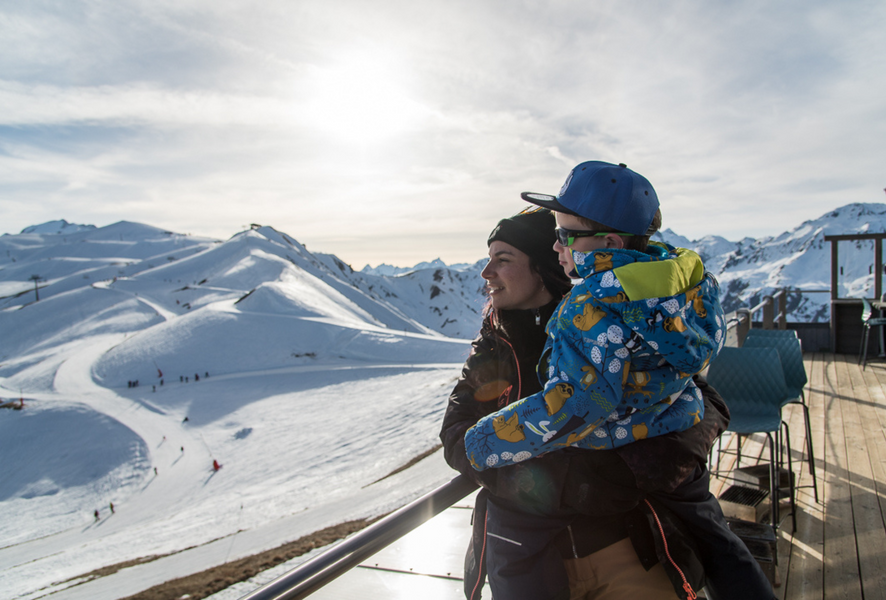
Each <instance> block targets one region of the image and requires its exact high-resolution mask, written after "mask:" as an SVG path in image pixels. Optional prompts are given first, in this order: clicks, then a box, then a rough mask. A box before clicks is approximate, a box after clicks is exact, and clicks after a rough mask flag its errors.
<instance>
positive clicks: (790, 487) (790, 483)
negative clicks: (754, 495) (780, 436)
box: [778, 421, 797, 533]
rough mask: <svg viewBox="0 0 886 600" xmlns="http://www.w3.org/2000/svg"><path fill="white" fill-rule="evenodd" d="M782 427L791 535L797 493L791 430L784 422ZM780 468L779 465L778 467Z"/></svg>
mask: <svg viewBox="0 0 886 600" xmlns="http://www.w3.org/2000/svg"><path fill="white" fill-rule="evenodd" d="M781 425H782V427H783V428H784V437H785V444H786V446H787V455H788V493H789V494H790V498H789V500H790V504H791V527H792V529H791V533H794V532H796V531H797V503H796V501H795V499H794V498H795V494H796V493H797V491H796V489H795V488H794V466H793V463H792V462H791V429H790V427H788V424H787V423H785V422H784V421H782V422H781ZM779 466H780V465H779ZM778 473H779V476H781V469H780V468H779V469H778Z"/></svg>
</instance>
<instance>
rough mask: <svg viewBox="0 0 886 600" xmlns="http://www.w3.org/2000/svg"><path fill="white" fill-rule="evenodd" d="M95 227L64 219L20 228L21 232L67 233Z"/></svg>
mask: <svg viewBox="0 0 886 600" xmlns="http://www.w3.org/2000/svg"><path fill="white" fill-rule="evenodd" d="M91 229H95V225H77V224H76V223H68V222H67V221H66V220H64V219H60V220H58V221H47V222H46V223H42V224H40V225H31V226H30V227H25V228H24V229H22V233H38V234H42V235H54V234H62V233H64V234H69V233H77V232H78V231H88V230H91Z"/></svg>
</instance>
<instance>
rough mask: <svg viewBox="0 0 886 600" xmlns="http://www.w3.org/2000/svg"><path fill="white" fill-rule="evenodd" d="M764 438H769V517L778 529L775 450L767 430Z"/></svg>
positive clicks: (774, 528)
mask: <svg viewBox="0 0 886 600" xmlns="http://www.w3.org/2000/svg"><path fill="white" fill-rule="evenodd" d="M766 438H767V439H768V440H769V518H770V521H772V529H773V530H775V531H778V483H777V477H778V472H777V470H776V465H777V463H776V459H775V456H776V454H777V451H776V448H775V440H774V439H773V438H772V434H771V433H768V432H767V433H766Z"/></svg>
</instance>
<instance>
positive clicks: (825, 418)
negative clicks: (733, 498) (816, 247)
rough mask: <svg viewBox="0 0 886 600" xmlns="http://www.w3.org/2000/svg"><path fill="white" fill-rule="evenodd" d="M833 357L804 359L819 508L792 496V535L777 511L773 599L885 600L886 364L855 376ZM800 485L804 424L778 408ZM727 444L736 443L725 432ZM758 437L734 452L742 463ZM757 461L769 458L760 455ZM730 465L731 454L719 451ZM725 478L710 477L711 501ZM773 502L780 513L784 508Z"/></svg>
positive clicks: (808, 495)
mask: <svg viewBox="0 0 886 600" xmlns="http://www.w3.org/2000/svg"><path fill="white" fill-rule="evenodd" d="M856 360H857V358H856V357H855V356H852V355H842V354H818V353H816V354H807V355H805V356H804V361H805V365H806V373H807V375H808V377H809V383H808V384H807V386H806V399H807V403H808V404H809V408H810V413H811V422H812V437H813V448H814V451H815V458H816V477H817V480H818V490H819V502H818V503H816V502H815V499H814V497H813V490H812V488H811V487H800V488H799V489H798V493H797V531H796V532H794V533H792V532H791V519H790V517H789V516H787V510H786V509H784V510H783V513H782V516H783V517H786V518H784V520H783V521H782V526H781V528H780V530H779V533H778V551H779V552H778V554H779V557H778V563H779V564H778V578H779V583H780V585H779V586H778V587H777V588H776V590H775V591H776V595H777V597H778V598H780V599H783V600H793V599H800V598H802V599H803V600H814V599H818V598H828V599H832V600H833V599H837V598H842V599H848V600H855V599H859V600H860V599H864V600H872V599H881V598H882V599H886V363H884V362H883V361H882V360H877V359H875V360H874V361H873V362H870V361H869V362H868V365H867V368H866V369H865V370H864V371H862V369H861V367H859V366H858V365H857V364H856ZM783 416H784V418H785V420H786V421H787V422H788V423H789V426H790V432H791V446H792V447H793V449H794V450H793V457H794V458H795V462H794V471H795V473H796V475H797V476H798V478H799V484H800V486H806V485H809V484H810V483H811V476H810V474H809V470H808V467H807V464H806V462H805V460H804V461H803V462H798V461H796V459H798V458H800V457H801V450H802V449H803V447H804V440H805V426H804V422H803V411H802V407H800V406H799V405H790V406H788V407H787V408H785V409H784V412H783ZM729 438H730V439H729V445H730V446H731V445H733V444H734V443H735V440H734V439H732V436H729ZM763 441H764V438H763V437H762V436H759V438H758V436H751V437H750V438H748V439H746V440H745V442H744V444H743V446H742V454H743V456H742V461H741V465H742V466H746V465H749V464H752V463H753V458H749V456H760V455H761V453H763V451H764V446H763ZM763 456H766V457H768V452H766V453H764V454H763ZM727 459H728V460H732V461H733V463H734V460H735V455H726V454H724V459H723V460H724V462H723V463H722V466H734V465H727V464H726V462H725V461H726V460H727ZM728 483H729V482H726V481H723V480H718V481H715V482H714V484H713V485H712V491H713V492H714V494H715V495H718V496H719V492H720V490H721V489H722V488H723V487H724V486H725V485H728ZM782 506H784V507H787V503H786V502H783V503H782Z"/></svg>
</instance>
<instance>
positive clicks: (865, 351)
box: [861, 325, 871, 371]
mask: <svg viewBox="0 0 886 600" xmlns="http://www.w3.org/2000/svg"><path fill="white" fill-rule="evenodd" d="M870 333H871V328H870V327H869V326H867V325H865V327H864V335H863V336H862V341H861V348H862V354H861V370H862V371H864V367H865V365H866V364H867V361H868V335H869V334H870Z"/></svg>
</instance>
